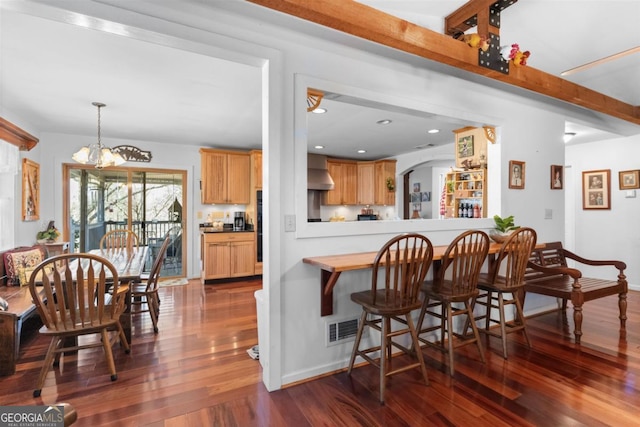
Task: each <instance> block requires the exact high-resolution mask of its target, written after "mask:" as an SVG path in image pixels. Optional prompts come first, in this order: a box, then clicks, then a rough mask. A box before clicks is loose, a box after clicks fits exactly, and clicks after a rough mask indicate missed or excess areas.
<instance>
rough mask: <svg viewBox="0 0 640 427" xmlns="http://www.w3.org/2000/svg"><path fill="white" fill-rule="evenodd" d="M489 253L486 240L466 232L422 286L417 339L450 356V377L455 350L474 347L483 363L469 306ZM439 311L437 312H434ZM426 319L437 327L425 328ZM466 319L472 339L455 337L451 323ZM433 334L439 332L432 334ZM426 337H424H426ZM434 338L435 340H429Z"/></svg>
mask: <svg viewBox="0 0 640 427" xmlns="http://www.w3.org/2000/svg"><path fill="white" fill-rule="evenodd" d="M488 252H489V236H488V235H487V234H486V233H485V232H483V231H479V230H469V231H465V232H464V233H462V234H460V235H459V236H457V237H456V238H455V239H454V240H453V241H452V242H451V243H450V244H449V246H448V247H447V249H446V251H445V253H444V255H443V257H442V261H441V265H440V266H436V267H437V268H436V270H435V271H434V278H433V280H430V281H427V282H425V283H424V284H423V285H422V293H423V294H424V297H423V303H422V308H421V310H420V316H419V317H418V327H417V329H418V339H419V340H420V342H422V343H424V344H426V345H427V346H429V347H432V348H435V349H438V350H440V351H441V352H443V353H445V354H448V355H449V374H450V375H451V376H453V374H454V373H455V369H454V365H453V352H454V350H455V349H456V348H459V347H462V346H464V345H468V344H473V343H476V345H477V346H478V351H479V352H480V358H481V360H482V362H483V363H484V361H485V358H484V350H483V348H482V345H481V343H480V336H479V334H478V329H477V328H476V324H475V321H474V318H473V311H472V310H471V302H472V300H473V298H475V297H476V296H477V295H478V288H477V285H478V276H479V275H480V269H481V268H482V264H483V263H484V262H485V260H486V258H487V253H488ZM438 307H439V308H440V311H439V312H438V311H437V309H438ZM427 315H429V316H432V317H434V318H436V319H437V321H438V322H439V323H437V324H435V325H428V324H427V323H425V317H426V316H427ZM456 316H466V317H467V318H468V319H469V321H470V325H471V327H472V329H473V336H471V337H470V336H467V335H465V334H464V331H463V333H456V332H455V330H454V325H453V320H454V317H456ZM434 331H440V334H439V338H440V339H439V340H437V338H438V337H437V335H438V334H433V333H432V332H434ZM425 334H426V336H423V335H425ZM434 336H435V338H434V339H431V338H433V337H434Z"/></svg>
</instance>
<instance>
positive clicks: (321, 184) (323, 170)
mask: <svg viewBox="0 0 640 427" xmlns="http://www.w3.org/2000/svg"><path fill="white" fill-rule="evenodd" d="M333 187H334V182H333V179H332V178H331V175H329V171H328V170H327V156H323V155H320V154H308V155H307V189H308V190H333Z"/></svg>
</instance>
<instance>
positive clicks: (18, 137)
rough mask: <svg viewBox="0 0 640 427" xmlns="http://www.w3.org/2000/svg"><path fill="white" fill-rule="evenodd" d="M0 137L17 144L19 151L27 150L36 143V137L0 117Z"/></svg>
mask: <svg viewBox="0 0 640 427" xmlns="http://www.w3.org/2000/svg"><path fill="white" fill-rule="evenodd" d="M0 139H2V140H4V141H6V142H8V143H9V144H13V145H15V146H17V147H18V148H19V149H20V151H29V150H31V149H32V148H33V147H35V146H36V145H37V144H38V138H36V137H35V136H33V135H31V134H30V133H28V132H26V131H24V130H23V129H21V128H19V127H18V126H16V125H14V124H13V123H11V122H10V121H8V120H5V119H3V118H2V117H0Z"/></svg>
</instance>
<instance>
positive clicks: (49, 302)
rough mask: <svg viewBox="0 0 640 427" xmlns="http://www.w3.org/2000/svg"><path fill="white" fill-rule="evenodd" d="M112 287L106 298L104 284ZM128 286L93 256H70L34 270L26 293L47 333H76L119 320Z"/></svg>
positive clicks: (45, 262)
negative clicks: (28, 292)
mask: <svg viewBox="0 0 640 427" xmlns="http://www.w3.org/2000/svg"><path fill="white" fill-rule="evenodd" d="M108 283H109V284H110V285H111V284H112V286H114V290H113V295H112V296H111V295H109V289H108V287H107V284H108ZM127 288H128V286H127V285H120V282H119V281H118V272H117V270H116V268H115V267H114V266H113V264H111V263H110V262H109V261H107V260H106V259H104V258H102V257H100V256H97V255H92V254H86V253H80V254H78V253H71V254H62V255H56V256H53V257H51V258H47V259H46V260H44V261H43V262H41V263H40V264H38V265H37V266H36V268H35V269H34V271H33V273H32V274H31V277H30V279H29V291H30V293H31V297H32V299H33V303H34V305H35V306H36V309H37V310H38V313H39V314H40V318H41V319H42V323H43V324H44V326H46V327H47V328H48V329H49V330H56V331H60V332H64V331H79V330H82V329H83V328H95V327H97V326H99V325H101V324H103V322H107V321H109V320H115V319H118V318H119V316H120V314H122V312H123V311H124V308H125V295H126V292H127Z"/></svg>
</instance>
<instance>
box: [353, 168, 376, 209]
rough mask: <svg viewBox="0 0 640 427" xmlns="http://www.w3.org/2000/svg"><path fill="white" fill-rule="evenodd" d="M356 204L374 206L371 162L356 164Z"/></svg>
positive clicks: (373, 180) (373, 178) (373, 182)
mask: <svg viewBox="0 0 640 427" xmlns="http://www.w3.org/2000/svg"><path fill="white" fill-rule="evenodd" d="M357 170H358V179H357V182H358V200H357V202H358V204H359V205H373V204H375V196H374V184H375V168H374V164H373V162H358V166H357Z"/></svg>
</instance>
